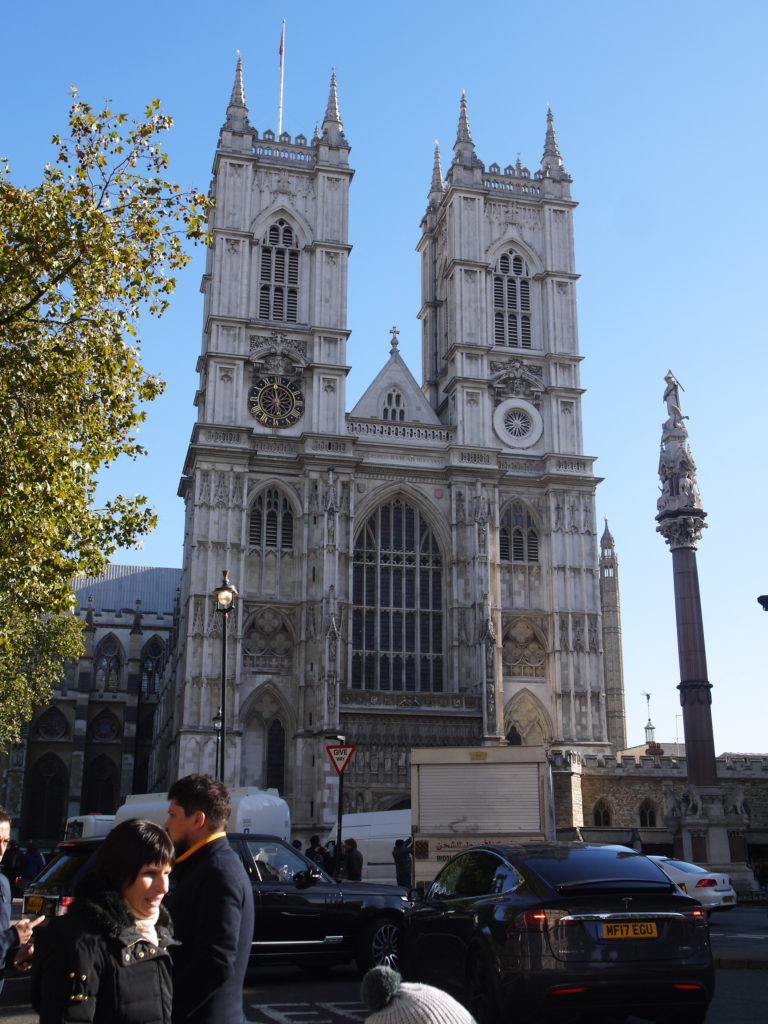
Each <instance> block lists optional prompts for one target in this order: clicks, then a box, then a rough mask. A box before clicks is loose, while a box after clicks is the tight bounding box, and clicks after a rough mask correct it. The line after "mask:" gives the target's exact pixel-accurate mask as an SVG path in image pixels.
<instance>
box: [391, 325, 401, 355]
mask: <svg viewBox="0 0 768 1024" xmlns="http://www.w3.org/2000/svg"><path fill="white" fill-rule="evenodd" d="M391 333H392V347H391V348H390V350H389V354H390V355H394V354H395V352H397V336H398V334H399V333H400V331H398V329H397V328H396V327H393V328H391Z"/></svg>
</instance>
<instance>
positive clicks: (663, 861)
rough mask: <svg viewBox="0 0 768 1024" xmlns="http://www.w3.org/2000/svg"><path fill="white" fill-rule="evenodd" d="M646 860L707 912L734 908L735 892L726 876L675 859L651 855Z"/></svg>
mask: <svg viewBox="0 0 768 1024" xmlns="http://www.w3.org/2000/svg"><path fill="white" fill-rule="evenodd" d="M648 859H649V860H652V861H654V862H655V863H656V864H658V865H659V867H660V868H661V870H662V871H663V872H664V874H665V875H667V876H668V877H669V878H671V879H672V881H673V882H676V883H677V884H678V885H679V886H680V888H681V889H682V890H683V892H684V893H687V894H688V895H689V896H692V897H693V899H695V900H696V901H697V902H699V903H700V904H701V905H702V906H703V907H706V908H707V910H709V911H712V910H728V909H729V908H730V907H735V906H736V890H735V889H734V888H733V886H732V885H731V880H730V878H729V877H728V875H724V874H722V873H721V872H719V871H709V870H708V869H707V868H702V867H699V865H698V864H690V863H689V862H688V861H686V860H677V858H675V857H657V856H653V855H651V856H650V857H649V858H648Z"/></svg>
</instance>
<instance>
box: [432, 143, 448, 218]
mask: <svg viewBox="0 0 768 1024" xmlns="http://www.w3.org/2000/svg"><path fill="white" fill-rule="evenodd" d="M444 193H445V185H444V184H443V168H442V166H441V165H440V144H439V143H438V141H437V139H435V159H434V162H433V164H432V182H431V184H430V186H429V201H430V203H439V202H440V200H441V199H442V197H443V195H444Z"/></svg>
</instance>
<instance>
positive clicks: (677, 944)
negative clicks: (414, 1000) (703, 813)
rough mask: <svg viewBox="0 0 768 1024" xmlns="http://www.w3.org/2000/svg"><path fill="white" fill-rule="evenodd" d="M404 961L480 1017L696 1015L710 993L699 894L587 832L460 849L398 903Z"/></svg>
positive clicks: (680, 1020)
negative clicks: (558, 839)
mask: <svg viewBox="0 0 768 1024" xmlns="http://www.w3.org/2000/svg"><path fill="white" fill-rule="evenodd" d="M401 965H402V969H403V973H404V974H405V976H406V977H407V978H408V979H410V980H417V981H423V982H427V983H429V984H432V985H436V986H438V987H439V988H442V989H445V990H446V991H449V992H451V993H452V994H454V995H456V996H458V997H459V998H460V999H462V1000H463V1001H464V1002H466V1003H467V1005H468V1007H469V1009H470V1011H471V1012H472V1013H473V1014H474V1016H475V1018H476V1019H477V1021H478V1024H492V1022H496V1021H510V1020H515V1021H525V1020H535V1021H537V1022H540V1021H544V1020H548V1019H549V1020H557V1021H560V1022H563V1021H570V1020H573V1019H577V1018H580V1017H584V1018H592V1019H594V1018H596V1017H606V1016H610V1017H613V1018H619V1019H624V1018H626V1017H628V1016H629V1015H635V1016H638V1017H643V1018H646V1019H650V1020H655V1021H657V1022H660V1024H661V1022H664V1024H702V1022H703V1021H704V1018H705V1016H706V1013H707V1007H708V1006H709V1003H710V1001H711V999H712V996H713V994H714V966H713V961H712V951H711V949H710V945H709V931H708V928H707V922H706V917H705V912H704V911H703V910H702V908H701V907H700V906H699V904H698V903H696V902H695V901H694V900H692V899H690V898H689V897H687V896H685V895H684V894H683V893H682V892H681V891H680V890H679V889H678V888H677V886H676V885H675V884H674V883H672V882H671V881H670V879H669V878H667V876H666V875H665V874H664V873H663V871H661V870H660V869H659V868H658V866H657V865H656V864H654V863H653V862H652V861H650V860H648V858H646V857H643V856H642V855H640V854H637V853H635V852H634V851H633V850H630V849H627V848H623V847H615V846H614V847H611V846H602V847H601V846H588V845H585V844H583V843H530V844H521V845H519V846H514V847H513V846H491V845H487V846H474V847H469V848H468V849H467V850H465V851H463V852H462V853H460V854H458V855H457V856H456V857H454V858H453V859H452V860H450V861H449V862H448V863H447V864H446V865H445V867H444V868H443V869H442V870H441V871H440V873H439V874H438V875H437V877H436V878H435V880H434V881H433V882H432V884H431V885H430V886H428V887H427V889H426V891H425V892H424V894H423V897H422V898H421V899H420V900H418V901H416V902H415V903H414V906H413V907H412V908H411V909H410V910H409V911H408V913H407V914H406V915H405V920H404V922H403V943H402V950H401Z"/></svg>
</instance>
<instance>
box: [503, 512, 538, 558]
mask: <svg viewBox="0 0 768 1024" xmlns="http://www.w3.org/2000/svg"><path fill="white" fill-rule="evenodd" d="M499 558H500V559H501V561H502V562H520V563H523V564H525V563H531V562H538V560H539V535H538V533H537V531H536V526H535V524H534V522H533V518H532V516H531V514H530V513H529V512H528V511H527V510H526V509H524V508H523V506H522V504H521V503H520V502H513V503H512V504H511V505H509V506H508V507H507V509H506V510H505V511H504V514H503V515H502V517H501V523H500V524H499Z"/></svg>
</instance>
